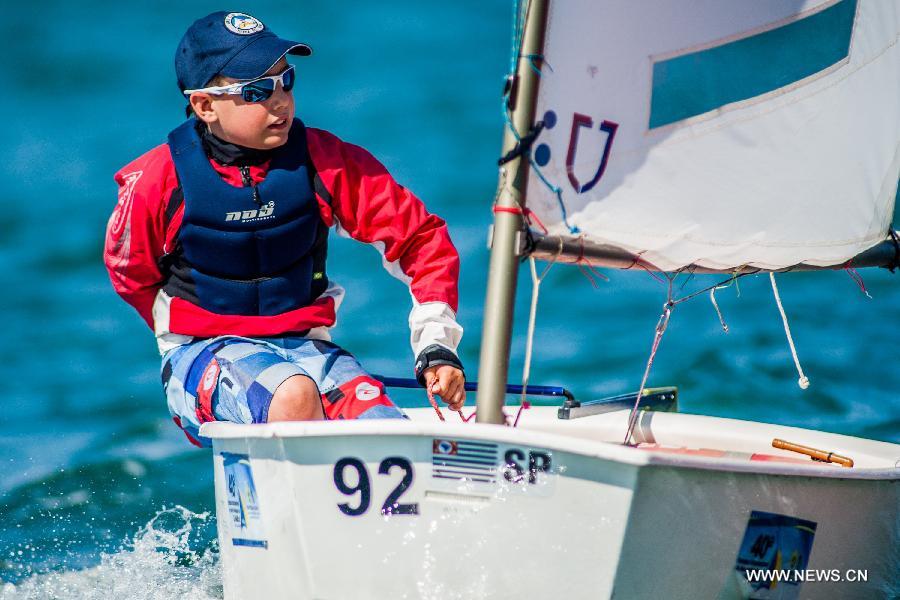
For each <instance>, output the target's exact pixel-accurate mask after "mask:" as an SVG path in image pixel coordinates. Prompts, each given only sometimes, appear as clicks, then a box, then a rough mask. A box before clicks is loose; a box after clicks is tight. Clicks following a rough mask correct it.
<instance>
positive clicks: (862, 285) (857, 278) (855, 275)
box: [844, 262, 872, 300]
mask: <svg viewBox="0 0 900 600" xmlns="http://www.w3.org/2000/svg"><path fill="white" fill-rule="evenodd" d="M844 270H845V271H847V275H849V276H850V279H852V280H853V281H854V283H856V285H858V286H859V289H860V291H861V292H862V293H863V294H865V295H866V298H868V299H869V300H871V299H872V296H871V294H869V290H867V289H866V282H865V281H863V278H862V275H860V274H859V271H857V270H856V269H854V268H853V267H851V266H850V262H848V263H847V266H845V267H844Z"/></svg>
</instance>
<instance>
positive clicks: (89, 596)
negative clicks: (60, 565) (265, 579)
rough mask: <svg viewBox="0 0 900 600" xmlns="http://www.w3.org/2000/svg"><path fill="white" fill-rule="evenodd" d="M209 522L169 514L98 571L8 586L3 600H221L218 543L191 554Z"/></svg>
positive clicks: (184, 512)
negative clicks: (197, 529)
mask: <svg viewBox="0 0 900 600" xmlns="http://www.w3.org/2000/svg"><path fill="white" fill-rule="evenodd" d="M209 520H210V514H209V513H194V512H192V511H190V510H188V509H186V508H184V507H183V506H175V507H174V508H164V509H163V510H160V511H159V512H157V513H156V515H155V516H154V517H153V518H152V519H150V521H149V522H148V523H147V524H146V525H144V527H142V528H141V530H140V531H138V533H137V534H135V536H134V538H133V539H132V540H131V541H130V542H129V543H128V544H126V545H125V547H123V549H122V550H121V551H119V552H116V553H114V554H103V555H102V557H101V560H100V564H99V565H98V566H96V567H92V568H89V569H85V570H82V571H63V572H56V573H45V574H41V575H34V576H32V577H30V578H28V579H26V580H24V581H22V582H20V583H18V584H16V585H13V584H11V583H7V584H5V585H4V586H3V587H2V588H0V600H25V599H34V600H38V599H45V598H56V599H60V600H63V599H68V598H72V599H75V598H78V599H85V600H95V599H96V600H109V599H110V598H129V599H134V600H169V599H175V598H179V599H180V598H182V597H189V598H191V599H192V600H206V599H212V598H222V596H223V594H222V576H221V572H220V570H219V553H218V547H217V546H216V545H215V543H214V544H213V547H212V548H206V549H203V550H201V551H197V550H194V549H192V548H191V545H192V535H191V534H192V533H194V529H195V526H201V525H204V524H206V523H208V522H209ZM194 538H196V534H195V535H194ZM194 545H196V542H195V540H194Z"/></svg>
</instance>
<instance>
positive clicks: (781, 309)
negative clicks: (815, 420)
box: [769, 271, 809, 390]
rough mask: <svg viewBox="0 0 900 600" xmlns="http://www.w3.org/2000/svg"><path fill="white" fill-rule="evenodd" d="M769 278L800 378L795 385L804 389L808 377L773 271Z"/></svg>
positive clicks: (807, 384) (807, 382)
mask: <svg viewBox="0 0 900 600" xmlns="http://www.w3.org/2000/svg"><path fill="white" fill-rule="evenodd" d="M769 280H770V281H771V282H772V292H773V293H774V294H775V304H777V305H778V312H780V313H781V321H782V322H783V323H784V333H785V334H786V335H787V341H788V345H789V346H790V347H791V355H792V356H793V357H794V365H796V366H797V373H799V374H800V379H798V380H797V385H799V386H800V389H801V390H805V389H806V388H808V387H809V378H808V377H807V376H806V375H804V374H803V367H801V366H800V359H799V358H798V357H797V349H796V348H795V347H794V338H793V337H791V327H790V325H788V319H787V315H786V314H785V312H784V307H783V306H782V305H781V296H779V294H778V285H776V283H775V273H774V272H771V271H770V272H769Z"/></svg>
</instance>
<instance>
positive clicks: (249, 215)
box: [225, 201, 275, 222]
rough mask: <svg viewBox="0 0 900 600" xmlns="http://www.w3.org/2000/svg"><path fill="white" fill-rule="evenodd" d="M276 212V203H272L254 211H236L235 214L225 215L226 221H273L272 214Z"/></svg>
mask: <svg viewBox="0 0 900 600" xmlns="http://www.w3.org/2000/svg"><path fill="white" fill-rule="evenodd" d="M274 212H275V202H274V201H271V202H269V203H268V204H266V205H265V206H263V207H261V208H259V209H254V210H236V211H234V212H229V213H225V220H226V221H241V222H247V221H261V220H263V219H271V218H273V217H272V213H274Z"/></svg>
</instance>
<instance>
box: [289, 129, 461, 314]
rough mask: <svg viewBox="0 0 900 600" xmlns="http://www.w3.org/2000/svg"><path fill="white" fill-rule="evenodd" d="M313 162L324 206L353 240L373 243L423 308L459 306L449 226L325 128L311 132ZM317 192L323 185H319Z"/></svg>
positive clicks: (367, 156)
mask: <svg viewBox="0 0 900 600" xmlns="http://www.w3.org/2000/svg"><path fill="white" fill-rule="evenodd" d="M307 143H308V146H309V151H310V157H311V159H312V162H313V164H314V165H315V167H316V172H317V177H318V179H319V181H320V182H321V184H322V186H323V187H324V191H323V190H321V189H317V192H319V196H320V197H321V196H322V195H323V193H324V194H327V195H330V207H327V206H324V205H323V206H322V216H323V218H324V219H325V221H326V223H327V224H328V225H332V224H333V221H334V220H337V222H338V224H339V225H340V226H341V228H342V229H344V230H345V231H346V232H347V233H348V234H349V235H350V237H352V238H353V239H355V240H359V241H361V242H365V243H367V244H372V245H374V246H375V247H376V248H378V250H379V251H380V252H381V253H382V255H383V257H384V259H385V262H386V263H387V266H388V269H389V270H390V271H391V272H392V274H393V275H395V276H397V277H398V278H399V279H402V280H405V281H407V283H408V284H409V287H410V291H411V292H412V295H413V297H414V298H415V299H416V300H417V301H418V302H419V303H425V302H444V303H446V304H448V305H449V306H450V307H451V309H452V310H453V311H456V310H457V304H458V297H459V292H458V280H459V254H458V253H457V252H456V248H455V247H454V246H453V243H452V242H451V241H450V234H449V233H448V231H447V225H446V224H445V223H444V221H443V220H441V219H440V218H439V217H437V216H435V215H432V214H429V213H428V212H427V211H426V210H425V207H424V205H423V204H422V202H421V201H420V200H419V199H418V198H416V197H415V196H414V195H413V194H412V192H410V191H409V190H407V189H406V188H404V187H403V186H402V185H400V184H398V183H397V182H396V181H394V178H393V177H391V175H390V173H388V172H387V169H385V168H384V166H383V165H382V164H381V163H379V162H378V161H377V160H376V159H375V158H374V157H373V156H372V155H371V154H369V153H368V152H367V151H366V150H364V149H363V148H360V147H359V146H354V145H353V144H348V143H346V142H343V141H341V140H340V139H339V138H337V137H336V136H334V135H332V134H330V133H328V132H325V131H322V130H320V129H312V128H310V129H308V130H307ZM317 187H318V185H317Z"/></svg>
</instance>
